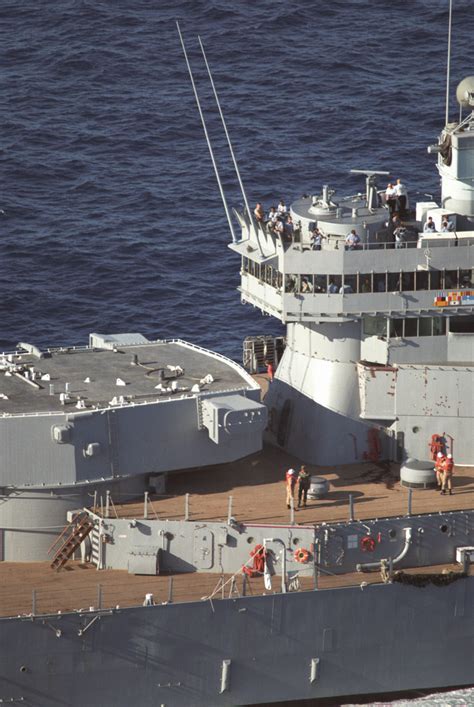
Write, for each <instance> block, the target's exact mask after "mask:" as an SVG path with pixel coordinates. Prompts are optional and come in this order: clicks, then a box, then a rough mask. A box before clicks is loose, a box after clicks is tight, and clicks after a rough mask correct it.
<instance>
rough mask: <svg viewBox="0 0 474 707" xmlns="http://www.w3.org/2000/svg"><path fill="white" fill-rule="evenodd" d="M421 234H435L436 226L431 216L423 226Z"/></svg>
mask: <svg viewBox="0 0 474 707" xmlns="http://www.w3.org/2000/svg"><path fill="white" fill-rule="evenodd" d="M423 233H436V226H435V224H434V221H433V217H432V216H428V220H427V221H426V223H425V225H424V226H423Z"/></svg>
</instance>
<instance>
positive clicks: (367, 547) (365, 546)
mask: <svg viewBox="0 0 474 707" xmlns="http://www.w3.org/2000/svg"><path fill="white" fill-rule="evenodd" d="M375 546H376V542H375V540H374V539H373V537H372V536H371V535H365V536H364V537H363V538H362V540H361V541H360V549H361V550H362V552H373V551H374V550H375Z"/></svg>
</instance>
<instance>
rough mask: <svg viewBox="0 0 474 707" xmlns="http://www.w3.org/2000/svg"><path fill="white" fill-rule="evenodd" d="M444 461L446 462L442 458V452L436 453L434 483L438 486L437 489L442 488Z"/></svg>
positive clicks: (443, 457)
mask: <svg viewBox="0 0 474 707" xmlns="http://www.w3.org/2000/svg"><path fill="white" fill-rule="evenodd" d="M445 461H446V457H445V456H444V454H443V452H438V454H437V455H436V461H435V472H436V483H437V484H438V488H439V489H440V488H441V487H442V486H443V475H444V463H445Z"/></svg>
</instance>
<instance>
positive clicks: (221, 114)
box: [198, 35, 253, 226]
mask: <svg viewBox="0 0 474 707" xmlns="http://www.w3.org/2000/svg"><path fill="white" fill-rule="evenodd" d="M198 40H199V46H200V47H201V51H202V55H203V57H204V63H205V64H206V69H207V73H208V74H209V80H210V82H211V86H212V90H213V92H214V98H215V99H216V104H217V107H218V109H219V115H220V117H221V121H222V125H223V127H224V132H225V136H226V138H227V144H228V145H229V150H230V155H231V157H232V162H233V163H234V168H235V173H236V175H237V179H238V180H239V185H240V191H241V192H242V197H243V199H244V204H245V210H246V211H247V214H248V217H249V221H250V225H252V226H253V217H252V212H251V211H250V207H249V203H248V201H247V195H246V193H245V189H244V185H243V184H242V179H241V178H240V171H239V168H238V166H237V160H236V159H235V155H234V150H233V149H232V143H231V141H230V137H229V133H228V130H227V125H226V122H225V119H224V114H223V112H222V108H221V104H220V101H219V97H218V95H217V90H216V87H215V85H214V79H213V78H212V74H211V69H210V68H209V64H208V62H207V57H206V52H205V51H204V46H203V44H202V42H201V37H200V36H199V35H198Z"/></svg>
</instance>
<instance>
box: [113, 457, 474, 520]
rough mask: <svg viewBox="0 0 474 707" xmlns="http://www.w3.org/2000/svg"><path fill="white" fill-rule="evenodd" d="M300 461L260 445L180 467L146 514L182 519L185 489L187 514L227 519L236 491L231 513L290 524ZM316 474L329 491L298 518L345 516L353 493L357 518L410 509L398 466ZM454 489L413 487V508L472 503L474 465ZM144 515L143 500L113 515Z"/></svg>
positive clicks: (459, 475)
mask: <svg viewBox="0 0 474 707" xmlns="http://www.w3.org/2000/svg"><path fill="white" fill-rule="evenodd" d="M300 464H301V462H300V461H299V460H297V459H296V458H295V457H292V456H290V455H288V454H286V453H285V452H283V451H282V450H279V449H276V448H274V447H266V448H265V449H264V450H263V451H262V452H260V453H258V454H254V455H252V456H250V457H247V458H246V459H241V460H239V461H237V462H232V463H229V464H225V465H218V466H214V467H207V468H202V469H196V470H191V471H186V472H179V473H175V474H172V475H170V476H169V477H168V482H167V492H168V496H151V497H150V498H151V501H152V503H151V506H150V508H149V518H153V517H155V516H154V513H156V514H157V516H158V517H159V518H160V519H169V520H182V519H183V518H184V509H185V495H186V493H188V494H189V495H190V497H189V509H190V520H199V521H205V520H207V521H224V520H225V519H226V518H227V513H228V499H229V496H232V515H233V516H234V517H235V518H236V519H237V520H238V521H239V522H243V523H248V524H252V523H254V524H267V523H268V524H288V523H289V522H290V512H289V511H288V509H287V508H286V503H285V482H284V477H285V472H286V470H287V469H288V468H290V467H293V468H295V469H296V470H298V468H299V466H300ZM306 466H307V469H308V470H309V471H310V473H311V474H315V475H318V476H324V477H325V478H327V479H328V480H329V482H330V492H329V494H328V496H327V497H326V498H324V499H321V500H318V501H310V502H309V503H308V507H307V508H306V509H301V510H297V511H296V512H295V522H296V523H297V524H317V523H320V522H330V521H344V520H347V519H348V518H349V495H350V494H352V497H353V501H354V516H355V518H356V519H360V520H365V519H370V518H384V517H393V516H403V515H405V514H406V513H407V508H408V489H406V488H404V487H402V486H400V483H399V466H398V465H397V464H389V463H373V462H363V463H359V464H353V465H346V466H340V467H337V468H334V467H316V466H311V465H308V464H307V465H306ZM453 486H454V488H453V492H454V493H453V495H452V496H449V495H446V496H441V495H440V493H439V491H438V490H434V489H427V490H425V489H413V495H412V513H413V514H418V513H433V512H435V513H436V512H443V511H453V510H464V509H468V508H472V507H473V504H474V469H470V468H467V467H464V468H463V467H456V468H455V473H454V478H453ZM115 512H116V513H117V516H118V517H132V518H133V517H142V516H143V501H139V502H137V503H129V504H118V505H117V504H115V506H114V508H112V509H111V511H110V515H111V516H114V515H115Z"/></svg>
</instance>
